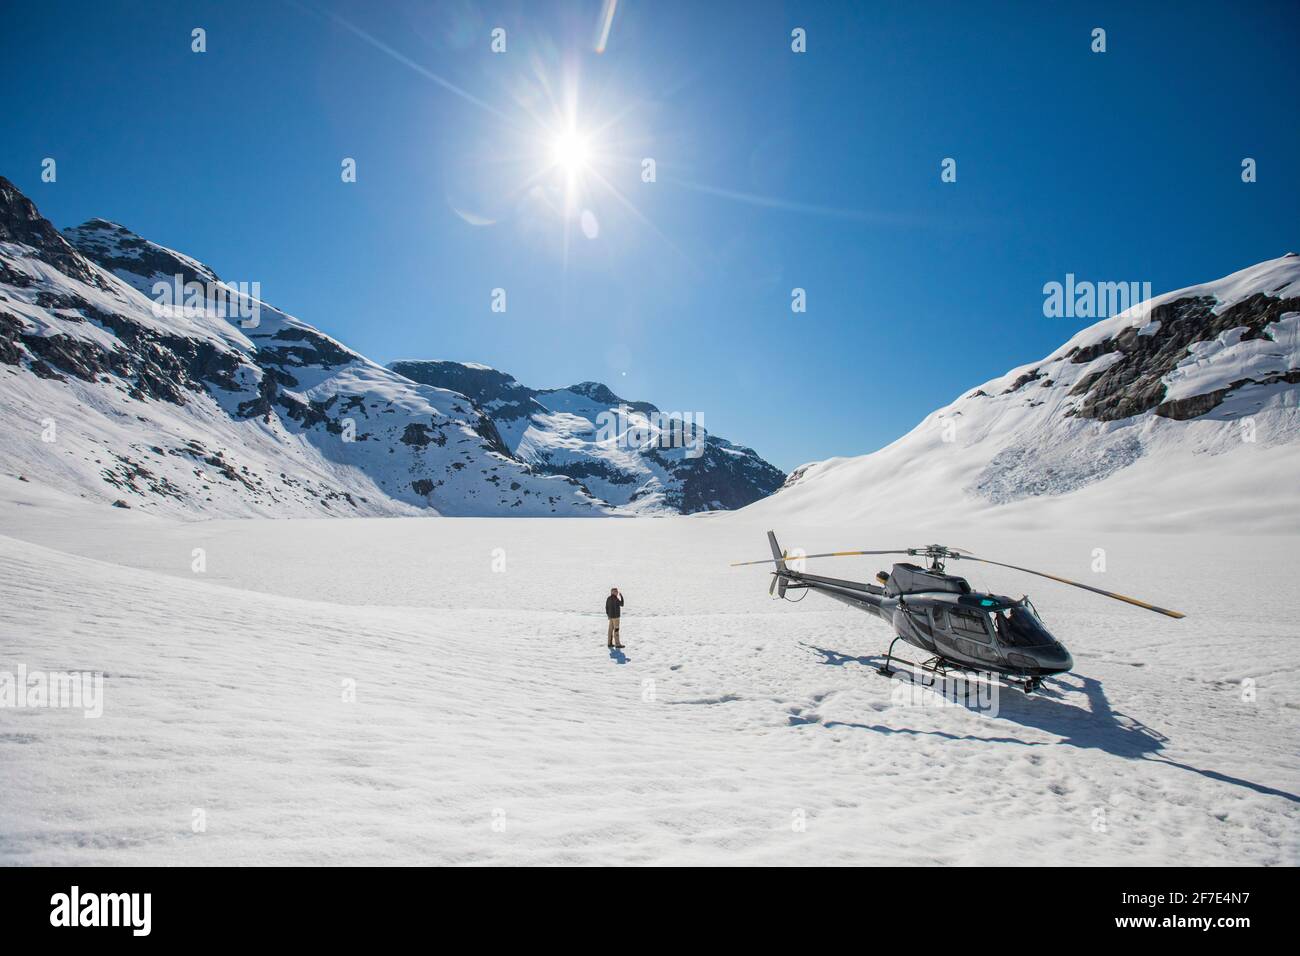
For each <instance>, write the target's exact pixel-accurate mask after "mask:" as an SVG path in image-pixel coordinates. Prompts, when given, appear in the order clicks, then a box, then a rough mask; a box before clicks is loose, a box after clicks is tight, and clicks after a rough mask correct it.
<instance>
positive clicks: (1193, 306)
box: [1070, 293, 1300, 421]
mask: <svg viewBox="0 0 1300 956" xmlns="http://www.w3.org/2000/svg"><path fill="white" fill-rule="evenodd" d="M1214 305H1215V300H1214V299H1212V298H1208V297H1188V298H1185V299H1177V300H1175V301H1173V302H1168V303H1164V304H1162V305H1159V306H1157V307H1155V308H1154V309H1152V310H1151V313H1150V316H1149V319H1150V320H1151V321H1153V322H1159V323H1160V327H1159V330H1158V332H1157V334H1154V335H1138V334H1137V330H1136V329H1135V328H1133V327H1129V328H1126V329H1125V330H1124V331H1123V332H1121V333H1120V334H1119V335H1116V336H1114V337H1112V338H1111V339H1108V340H1106V341H1105V342H1100V343H1097V344H1096V345H1092V346H1089V347H1088V348H1087V349H1079V350H1077V351H1076V352H1075V353H1074V354H1073V355H1072V356H1071V361H1074V362H1086V361H1091V360H1092V359H1093V358H1097V357H1099V356H1101V355H1107V354H1109V353H1111V352H1119V353H1120V358H1119V359H1117V360H1116V361H1115V362H1114V363H1113V364H1111V365H1110V366H1109V367H1108V368H1106V369H1104V370H1102V371H1100V372H1097V373H1095V374H1093V375H1089V376H1086V377H1085V378H1084V379H1082V380H1080V381H1079V382H1078V383H1077V384H1076V385H1075V386H1074V388H1072V389H1071V390H1070V394H1071V395H1082V396H1083V401H1082V402H1081V403H1080V404H1079V405H1078V406H1077V407H1076V408H1075V409H1074V410H1073V412H1072V413H1073V414H1076V415H1079V416H1082V417H1084V418H1092V419H1096V420H1098V421H1118V420H1119V419H1122V418H1129V417H1131V416H1133V415H1139V414H1141V413H1143V412H1149V411H1152V410H1157V409H1160V408H1162V407H1163V411H1157V414H1159V415H1162V416H1163V417H1166V418H1178V419H1184V418H1194V417H1196V416H1197V415H1203V414H1205V412H1206V411H1209V410H1210V409H1212V408H1214V407H1215V406H1217V405H1218V404H1219V403H1220V402H1221V401H1222V400H1223V398H1224V396H1225V395H1226V394H1227V393H1228V392H1229V391H1231V388H1229V389H1226V390H1222V394H1219V395H1218V396H1217V398H1215V397H1213V396H1214V393H1210V394H1209V395H1206V396H1195V397H1193V398H1189V399H1182V400H1179V401H1175V402H1169V403H1165V391H1166V389H1165V385H1164V383H1163V382H1162V381H1161V379H1162V378H1163V377H1164V376H1165V375H1167V374H1168V373H1169V372H1170V371H1172V370H1173V369H1174V368H1175V367H1176V366H1177V365H1178V363H1179V362H1181V361H1182V360H1183V359H1185V358H1186V357H1187V354H1188V347H1189V346H1191V345H1192V344H1194V343H1196V342H1205V341H1210V340H1213V339H1214V338H1216V337H1218V336H1219V335H1220V334H1221V333H1223V332H1226V331H1228V330H1230V329H1235V328H1242V329H1243V330H1244V331H1243V332H1242V336H1241V337H1242V339H1243V340H1247V339H1256V338H1263V337H1264V336H1265V333H1264V327H1265V326H1267V325H1269V324H1270V323H1273V322H1276V321H1278V319H1279V318H1281V316H1282V315H1283V314H1284V313H1287V312H1296V311H1300V298H1289V299H1278V298H1272V297H1270V296H1266V295H1263V294H1262V293H1256V294H1255V295H1253V296H1251V297H1250V298H1248V299H1245V300H1243V301H1241V302H1239V303H1237V304H1236V305H1234V306H1232V307H1230V308H1227V309H1224V310H1223V311H1222V312H1215V311H1214ZM1238 384H1246V383H1245V382H1243V383H1238ZM1235 387H1237V386H1236V385H1234V386H1232V388H1235ZM1195 409H1201V411H1197V412H1195V413H1194V414H1193V413H1192V412H1193V410H1195Z"/></svg>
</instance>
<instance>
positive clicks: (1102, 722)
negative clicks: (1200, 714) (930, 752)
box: [803, 644, 1300, 803]
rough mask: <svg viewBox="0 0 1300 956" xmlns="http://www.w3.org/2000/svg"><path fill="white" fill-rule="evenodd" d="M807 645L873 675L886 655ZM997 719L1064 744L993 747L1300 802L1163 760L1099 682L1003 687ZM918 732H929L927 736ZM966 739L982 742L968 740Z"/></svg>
mask: <svg viewBox="0 0 1300 956" xmlns="http://www.w3.org/2000/svg"><path fill="white" fill-rule="evenodd" d="M803 646H805V647H808V648H810V649H811V650H813V651H816V652H817V653H818V654H820V655H822V657H823V658H824V660H823V661H822V663H823V664H827V665H829V666H833V667H843V666H844V665H845V664H860V665H862V666H863V667H870V668H871V669H872V670H875V669H877V668H879V667H880V666H881V665H882V664H883V663H884V662H885V657H884V655H880V654H872V655H867V656H854V655H850V654H842V653H840V652H839V651H833V650H829V649H827V648H822V647H815V646H813V645H811V644H804V645H803ZM891 679H894V680H901V681H904V682H909V683H912V684H917V685H920V686H924V687H932V686H934V685H933V683H932V682H931V681H930V680H928V679H920V678H917V676H916V675H914V674H912V673H909V672H908V671H905V670H899V671H896V672H895V673H894V675H893V677H892V678H891ZM938 679H939V680H943V679H944V678H943V677H942V676H940V677H939V678H938ZM1060 685H1064V687H1065V688H1066V689H1067V690H1070V691H1076V692H1079V693H1082V694H1083V695H1084V697H1085V698H1086V699H1087V701H1088V706H1087V707H1086V708H1083V707H1079V706H1077V705H1075V704H1072V703H1069V702H1068V701H1067V700H1066V699H1065V696H1064V695H1063V694H1062V692H1061V689H1060ZM972 709H973V708H972ZM997 716H998V717H1000V718H1003V719H1006V720H1010V721H1013V722H1015V723H1017V724H1020V725H1021V726H1024V727H1032V728H1034V729H1036V730H1042V731H1044V732H1046V733H1049V734H1053V735H1054V736H1057V737H1060V738H1061V739H1060V740H1059V741H1057V742H1055V743H1042V742H1038V741H1028V740H1018V739H1016V738H1007V737H997V738H993V737H989V738H983V739H986V740H988V741H989V742H991V743H992V742H996V743H1018V744H1021V745H1023V746H1026V747H1043V746H1057V747H1059V746H1069V747H1078V748H1080V749H1083V750H1101V751H1103V752H1105V753H1108V754H1112V755H1114V756H1116V757H1122V758H1124V759H1127V760H1150V761H1152V762H1155V763H1162V764H1166V765H1168V766H1171V767H1177V768H1179V769H1180V770H1186V771H1188V772H1190V773H1195V774H1198V775H1200V776H1202V777H1206V778H1208V779H1210V780H1217V781H1219V782H1221V783H1227V784H1231V785H1232V786H1236V787H1244V788H1246V789H1248V790H1253V791H1255V792H1256V793H1262V794H1266V795H1269V796H1275V797H1282V798H1283V799H1284V800H1289V801H1291V802H1292V803H1300V796H1297V795H1296V794H1294V793H1290V792H1288V791H1286V790H1280V789H1277V788H1276V787H1270V786H1267V785H1266V784H1260V783H1255V782H1253V781H1250V780H1245V779H1243V778H1241V777H1234V776H1232V775H1230V774H1226V773H1221V772H1219V771H1217V770H1205V769H1202V768H1200V767H1194V766H1192V765H1191V764H1185V763H1180V762H1178V761H1177V760H1172V759H1170V758H1169V757H1167V756H1165V755H1164V754H1163V753H1162V751H1163V750H1164V747H1165V744H1167V743H1168V742H1169V738H1168V737H1166V736H1165V735H1164V734H1162V733H1160V732H1159V731H1157V730H1155V729H1153V728H1151V727H1148V726H1147V725H1146V724H1144V723H1142V721H1140V720H1138V719H1136V718H1135V717H1130V716H1129V715H1127V714H1124V713H1121V712H1119V711H1117V710H1115V709H1114V708H1113V707H1111V705H1110V700H1109V698H1107V696H1106V692H1105V690H1104V688H1103V687H1102V685H1101V682H1100V681H1098V680H1097V679H1096V678H1092V677H1085V676H1083V675H1081V674H1070V675H1068V677H1053V678H1048V682H1046V683H1044V684H1043V685H1042V687H1040V688H1039V689H1038V690H1037V691H1035V692H1034V693H1033V694H1032V695H1025V694H1022V693H1021V692H1020V691H1017V690H1009V689H1007V688H1005V687H1002V688H1001V689H1000V691H999V693H998V711H997ZM841 726H860V727H863V728H866V729H873V730H874V729H881V728H875V727H867V725H841ZM919 732H920V733H928V731H919ZM938 735H939V736H952V735H949V734H942V733H938ZM965 739H980V738H973V737H967V738H965Z"/></svg>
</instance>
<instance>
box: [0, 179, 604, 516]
mask: <svg viewBox="0 0 1300 956" xmlns="http://www.w3.org/2000/svg"><path fill="white" fill-rule="evenodd" d="M177 276H179V277H180V279H179V280H175V279H174V277H177ZM157 282H164V283H173V282H179V283H197V286H194V287H191V288H197V289H201V296H196V298H194V299H193V300H192V301H190V300H188V299H187V295H188V293H187V292H186V291H185V288H184V287H182V288H181V290H180V291H181V292H182V293H183V294H181V295H176V296H174V297H173V299H174V301H173V302H172V303H171V304H162V305H160V304H159V299H161V298H163V294H162V292H160V290H159V289H158V288H156V287H155V283H157ZM0 409H3V418H2V420H0V467H2V468H3V469H4V470H5V471H7V472H11V473H13V474H21V475H23V476H24V477H26V478H28V479H29V480H33V481H39V482H43V483H45V484H48V485H50V486H52V487H55V488H58V489H61V490H65V491H74V492H77V493H79V494H82V495H84V496H86V497H88V498H91V499H99V500H105V501H113V502H120V503H121V504H123V505H126V506H130V507H139V508H144V509H146V510H151V511H158V512H170V513H177V514H206V515H245V514H261V515H271V516H289V515H306V514H324V515H380V514H418V513H426V514H427V513H430V512H433V513H439V514H448V515H603V514H610V513H613V512H614V510H615V509H613V508H611V507H610V506H609V505H608V504H607V503H606V502H604V501H602V500H600V499H598V498H597V497H595V496H593V495H592V494H590V493H588V492H587V491H586V490H585V489H584V488H583V487H582V486H581V484H580V483H579V482H578V481H575V480H573V479H572V478H566V477H563V476H554V475H541V474H537V473H535V472H534V470H533V469H532V468H531V467H530V466H529V465H527V464H525V463H523V462H521V461H519V460H517V459H516V458H514V457H513V456H512V455H511V454H510V451H509V449H508V448H506V446H505V445H504V444H503V443H502V441H501V437H500V435H499V434H498V433H497V431H496V429H495V427H494V426H493V424H492V422H491V420H490V419H488V418H487V417H486V416H484V415H483V414H482V413H481V412H480V411H478V410H477V409H475V408H474V406H473V404H472V403H471V402H470V401H469V400H468V399H466V398H465V397H464V396H463V395H459V394H457V393H455V392H452V391H448V390H446V389H440V388H434V387H431V386H428V385H420V384H417V383H415V382H413V381H411V380H410V379H408V378H405V377H403V376H401V375H398V374H396V373H394V372H391V371H389V370H388V369H385V368H383V367H382V366H380V365H377V364H376V363H374V362H371V361H369V360H368V359H366V358H364V357H363V356H361V355H358V354H357V353H355V352H353V351H351V350H349V349H348V348H346V347H345V346H343V345H341V344H340V343H338V342H336V341H335V340H334V339H332V338H330V337H329V336H327V335H324V334H323V333H321V332H319V331H318V330H316V329H314V328H312V327H311V326H310V325H307V324H306V323H304V322H302V321H300V320H298V319H296V318H294V317H293V316H290V315H287V314H285V313H283V312H281V311H279V310H278V309H275V308H273V307H271V306H270V305H268V304H266V303H264V302H261V301H260V300H258V299H257V298H256V297H255V295H254V294H251V293H250V292H249V290H248V289H247V288H244V287H242V286H236V285H231V284H226V283H223V282H222V281H221V280H220V279H219V278H218V277H217V275H216V274H215V273H214V272H213V271H212V270H211V269H209V268H208V267H207V266H205V265H203V264H202V263H200V262H197V261H195V260H194V259H191V258H189V257H188V256H184V255H182V254H180V253H178V252H174V251H173V250H171V249H167V248H164V247H162V246H159V245H157V244H155V243H152V242H149V241H147V240H145V239H142V238H141V237H139V236H137V235H135V234H134V233H132V232H131V231H129V230H128V229H126V228H125V227H123V226H119V225H117V224H115V223H111V222H106V221H104V220H102V219H92V220H91V221H89V222H87V223H85V224H83V225H81V226H77V227H75V228H72V229H69V230H67V231H66V233H63V234H61V233H60V232H59V231H58V230H57V229H55V228H54V226H52V225H51V224H50V223H49V222H48V221H47V220H45V219H44V218H42V217H41V215H40V214H39V213H38V212H37V210H36V208H35V206H34V205H33V204H32V203H31V201H30V200H28V199H27V198H26V197H25V196H23V195H22V193H20V192H19V191H18V190H17V189H16V188H15V187H14V186H13V185H12V184H11V183H10V182H8V181H7V180H5V179H3V178H0Z"/></svg>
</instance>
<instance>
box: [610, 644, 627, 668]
mask: <svg viewBox="0 0 1300 956" xmlns="http://www.w3.org/2000/svg"><path fill="white" fill-rule="evenodd" d="M609 659H610V660H611V661H613V662H614V663H615V664H626V663H627V655H626V654H624V653H623V649H622V648H621V647H611V648H610V649H609Z"/></svg>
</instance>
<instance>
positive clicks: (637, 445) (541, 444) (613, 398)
mask: <svg viewBox="0 0 1300 956" xmlns="http://www.w3.org/2000/svg"><path fill="white" fill-rule="evenodd" d="M388 367H389V368H390V369H392V370H393V371H395V372H399V373H401V374H402V375H405V376H406V377H407V378H410V379H412V380H413V381H416V382H421V383H423V384H425V385H433V386H437V387H439V388H447V389H452V390H454V391H457V392H460V393H462V394H464V395H468V396H469V397H470V398H471V399H473V400H474V402H475V404H476V405H477V406H478V407H479V408H481V409H482V410H483V411H484V412H485V413H486V414H487V415H488V417H489V418H491V419H492V423H493V425H494V426H495V427H496V429H497V432H498V434H500V435H501V438H502V440H503V441H504V442H505V445H506V447H507V448H508V449H509V450H510V452H511V454H513V455H514V456H515V457H516V458H519V459H520V460H521V461H525V462H527V463H528V464H529V465H531V466H532V468H533V470H534V471H536V472H538V473H541V474H548V475H567V476H568V477H570V478H576V479H578V480H579V481H581V482H582V483H583V485H584V486H585V487H586V488H587V489H588V490H590V491H591V493H592V494H594V495H596V496H598V497H600V498H602V499H604V500H605V501H608V502H610V503H612V504H615V505H620V506H623V507H625V508H627V509H628V510H632V511H636V512H639V513H654V512H670V513H674V512H675V513H680V514H693V513H695V512H698V511H718V510H731V509H734V508H741V507H744V506H745V505H748V504H751V503H752V502H754V501H757V500H759V499H760V498H763V497H766V496H767V495H770V494H771V493H772V492H774V491H776V490H777V489H778V488H780V487H781V483H782V482H783V481H784V480H785V474H784V473H783V472H782V471H781V470H780V469H779V468H777V467H775V466H774V465H771V464H769V463H768V462H766V461H764V460H763V459H762V458H760V457H759V456H758V455H757V454H756V453H755V452H754V451H753V449H751V448H745V447H742V446H740V445H735V444H732V443H731V442H729V441H727V440H726V439H724V438H720V437H718V436H716V435H711V434H708V429H707V427H705V426H704V424H703V423H702V422H699V421H698V419H696V418H693V417H691V416H688V415H686V414H685V413H681V414H680V415H679V414H677V413H667V414H665V413H662V412H661V411H660V409H658V408H656V407H655V406H654V405H651V404H650V403H649V402H629V401H626V400H624V399H622V398H620V397H619V396H617V395H615V394H614V393H613V392H611V391H610V390H609V389H608V388H607V387H606V386H604V385H602V384H600V383H599V382H582V383H580V384H578V385H571V386H569V387H567V388H552V389H535V388H529V387H528V386H526V385H522V384H520V383H519V382H517V381H516V380H515V379H514V377H513V376H511V375H507V374H506V373H505V372H501V371H498V370H497V369H493V368H488V367H486V366H483V365H476V364H472V363H462V362H444V361H406V362H393V363H392V364H390V365H389V366H388ZM677 421H681V422H683V424H682V425H681V426H680V428H679V430H678V431H677V432H676V433H675V432H674V428H677V427H678V426H675V425H674V424H673V423H674V422H677ZM697 423H698V424H699V425H700V428H699V431H698V434H697V431H696V428H695V425H696V424H697Z"/></svg>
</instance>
